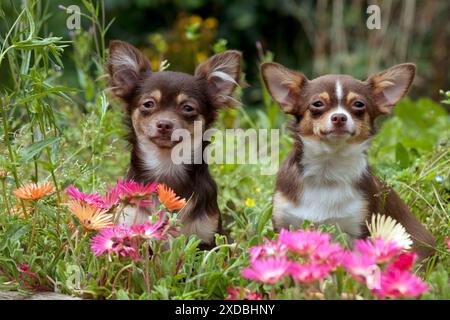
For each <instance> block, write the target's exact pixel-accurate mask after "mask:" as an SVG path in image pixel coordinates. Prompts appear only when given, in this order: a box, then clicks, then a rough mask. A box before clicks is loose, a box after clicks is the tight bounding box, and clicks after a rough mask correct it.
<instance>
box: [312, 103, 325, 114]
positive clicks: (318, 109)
mask: <svg viewBox="0 0 450 320" xmlns="http://www.w3.org/2000/svg"><path fill="white" fill-rule="evenodd" d="M324 109H325V104H324V103H323V102H322V101H315V102H313V103H312V104H311V106H310V107H309V110H310V111H311V113H312V114H315V115H318V114H321V113H322V112H323V110H324Z"/></svg>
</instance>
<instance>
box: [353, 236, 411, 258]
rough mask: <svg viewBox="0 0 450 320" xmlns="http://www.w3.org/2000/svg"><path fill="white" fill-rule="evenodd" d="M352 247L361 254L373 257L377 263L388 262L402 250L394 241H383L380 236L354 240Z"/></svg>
mask: <svg viewBox="0 0 450 320" xmlns="http://www.w3.org/2000/svg"><path fill="white" fill-rule="evenodd" d="M354 247H355V250H356V251H358V252H359V253H361V254H362V255H369V256H372V257H374V258H375V259H376V261H377V263H384V262H388V261H390V260H391V259H392V258H394V257H396V256H397V255H399V254H400V253H401V252H402V251H403V248H402V247H400V246H398V245H397V244H396V243H395V242H392V241H385V240H383V239H382V238H375V239H366V240H356V241H355V245H354Z"/></svg>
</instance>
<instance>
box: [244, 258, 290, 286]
mask: <svg viewBox="0 0 450 320" xmlns="http://www.w3.org/2000/svg"><path fill="white" fill-rule="evenodd" d="M290 264H291V262H290V261H289V260H287V259H286V258H284V257H268V258H266V259H263V260H257V261H255V262H253V263H252V264H251V265H250V268H246V269H244V270H243V271H242V276H243V277H245V278H248V279H253V280H256V281H259V282H264V283H275V282H277V281H278V280H280V279H282V278H283V277H284V276H286V275H287V274H288V270H289V266H290Z"/></svg>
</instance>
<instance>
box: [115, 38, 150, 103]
mask: <svg viewBox="0 0 450 320" xmlns="http://www.w3.org/2000/svg"><path fill="white" fill-rule="evenodd" d="M106 68H107V71H108V73H109V77H110V81H109V89H110V90H111V92H112V93H113V94H114V95H115V96H117V97H119V98H122V99H125V100H126V99H127V98H129V97H130V96H131V95H133V93H134V91H135V89H136V85H137V82H138V81H139V80H140V79H141V78H142V76H143V75H144V74H145V73H149V72H151V66H150V62H149V61H148V59H147V58H146V57H145V56H144V55H143V54H142V53H141V52H140V51H139V50H138V49H136V48H135V47H133V46H132V45H131V44H129V43H127V42H124V41H119V40H113V41H111V43H110V44H109V56H108V60H107V63H106Z"/></svg>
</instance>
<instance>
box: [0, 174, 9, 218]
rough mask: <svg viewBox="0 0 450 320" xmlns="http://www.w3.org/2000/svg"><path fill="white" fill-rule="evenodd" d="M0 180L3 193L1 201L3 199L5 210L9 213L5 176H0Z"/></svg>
mask: <svg viewBox="0 0 450 320" xmlns="http://www.w3.org/2000/svg"><path fill="white" fill-rule="evenodd" d="M0 179H1V180H2V194H3V201H5V205H6V210H7V211H8V214H9V215H11V208H10V206H9V203H8V197H7V196H6V178H0Z"/></svg>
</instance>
